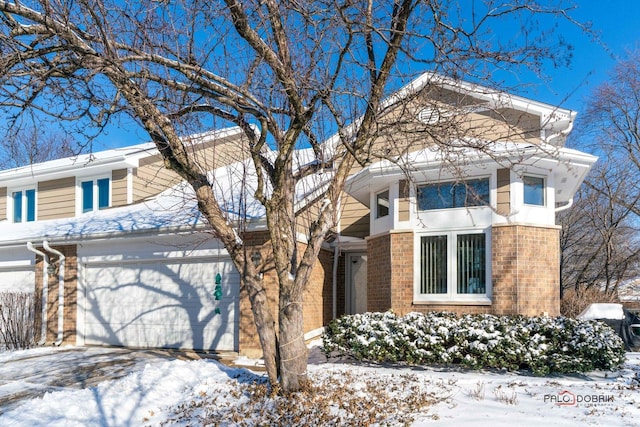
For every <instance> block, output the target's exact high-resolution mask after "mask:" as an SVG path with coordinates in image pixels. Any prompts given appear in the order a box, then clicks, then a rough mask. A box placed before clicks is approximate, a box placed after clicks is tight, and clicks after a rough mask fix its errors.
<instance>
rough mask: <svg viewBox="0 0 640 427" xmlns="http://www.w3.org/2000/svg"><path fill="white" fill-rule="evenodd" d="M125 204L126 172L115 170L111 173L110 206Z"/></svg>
mask: <svg viewBox="0 0 640 427" xmlns="http://www.w3.org/2000/svg"><path fill="white" fill-rule="evenodd" d="M126 204H127V170H126V169H116V170H114V171H112V172H111V206H113V207H117V206H125V205H126Z"/></svg>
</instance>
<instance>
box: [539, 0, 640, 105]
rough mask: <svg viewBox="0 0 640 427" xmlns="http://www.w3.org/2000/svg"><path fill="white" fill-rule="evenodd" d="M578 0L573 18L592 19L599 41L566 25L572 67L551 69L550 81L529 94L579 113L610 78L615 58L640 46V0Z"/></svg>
mask: <svg viewBox="0 0 640 427" xmlns="http://www.w3.org/2000/svg"><path fill="white" fill-rule="evenodd" d="M576 2H577V3H578V8H577V9H576V11H575V13H574V14H573V15H574V17H575V18H576V19H577V20H579V21H581V22H591V25H592V29H593V30H594V31H595V32H596V33H597V34H598V35H599V38H600V40H599V41H592V40H591V39H590V38H589V37H588V36H587V35H585V34H584V33H581V31H580V30H578V29H577V28H574V27H572V26H571V25H568V24H563V25H562V26H561V27H560V28H561V30H562V32H563V35H564V36H565V38H566V39H567V40H568V41H569V42H570V43H571V44H572V45H573V46H574V49H575V50H574V53H573V60H572V63H571V65H570V68H568V69H567V68H562V69H555V70H548V74H549V75H550V77H551V80H550V82H549V84H548V85H542V86H539V87H538V90H537V91H536V90H532V91H529V93H527V96H529V97H531V98H534V99H536V100H539V101H542V102H547V103H550V104H553V105H559V104H560V105H561V106H562V107H565V108H570V109H572V110H576V111H578V113H579V112H580V111H582V110H584V103H585V101H586V98H587V97H588V95H589V94H590V93H591V91H592V90H593V89H594V88H595V87H596V86H597V85H598V84H600V83H602V82H603V81H605V80H606V79H607V74H608V73H609V71H610V70H611V69H612V68H613V66H614V65H615V61H616V59H624V58H625V56H626V52H627V51H629V50H633V49H634V48H636V49H640V1H636V0H610V1H607V2H601V1H591V0H577V1H576Z"/></svg>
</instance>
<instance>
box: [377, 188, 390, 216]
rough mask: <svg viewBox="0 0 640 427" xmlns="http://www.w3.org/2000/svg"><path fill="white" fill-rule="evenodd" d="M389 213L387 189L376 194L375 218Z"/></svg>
mask: <svg viewBox="0 0 640 427" xmlns="http://www.w3.org/2000/svg"><path fill="white" fill-rule="evenodd" d="M387 215H389V190H387V191H383V192H382V193H378V194H376V218H382V217H384V216H387Z"/></svg>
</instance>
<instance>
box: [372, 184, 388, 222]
mask: <svg viewBox="0 0 640 427" xmlns="http://www.w3.org/2000/svg"><path fill="white" fill-rule="evenodd" d="M382 193H387V214H386V215H382V216H381V215H380V212H378V207H379V204H378V196H380V195H381V194H382ZM375 202H376V203H375V219H382V218H386V217H388V216H389V215H391V192H390V191H389V189H388V188H387V189H384V190H382V191H378V192H377V193H376V196H375Z"/></svg>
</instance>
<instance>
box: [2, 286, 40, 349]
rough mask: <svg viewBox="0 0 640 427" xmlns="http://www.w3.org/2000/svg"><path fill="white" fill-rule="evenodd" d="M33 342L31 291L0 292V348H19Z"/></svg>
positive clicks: (27, 346)
mask: <svg viewBox="0 0 640 427" xmlns="http://www.w3.org/2000/svg"><path fill="white" fill-rule="evenodd" d="M34 344H35V304H34V295H33V293H26V292H0V350H21V349H26V348H30V347H33V346H34Z"/></svg>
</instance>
